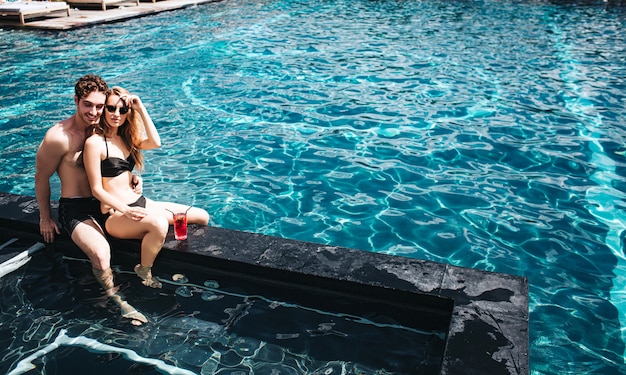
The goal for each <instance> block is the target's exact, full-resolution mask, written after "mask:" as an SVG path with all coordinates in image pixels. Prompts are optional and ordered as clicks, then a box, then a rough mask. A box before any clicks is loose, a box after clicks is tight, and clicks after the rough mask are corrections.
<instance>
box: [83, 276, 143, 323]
mask: <svg viewBox="0 0 626 375" xmlns="http://www.w3.org/2000/svg"><path fill="white" fill-rule="evenodd" d="M91 271H92V272H93V275H94V276H95V278H96V280H97V281H98V283H99V284H100V285H102V288H103V289H104V292H105V294H106V295H107V297H109V298H110V299H111V300H112V301H113V302H115V304H117V305H118V306H119V307H120V311H121V313H122V317H123V318H126V319H130V320H131V323H132V324H133V325H142V324H143V323H147V322H148V319H147V318H146V317H145V316H144V315H143V314H142V313H140V312H139V311H137V309H135V308H134V307H133V306H131V305H130V304H129V303H128V302H126V301H124V299H122V296H120V295H119V294H118V293H117V289H116V288H115V283H114V282H113V270H112V269H111V268H107V269H106V270H99V269H97V268H92V269H91Z"/></svg>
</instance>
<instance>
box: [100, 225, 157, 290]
mask: <svg viewBox="0 0 626 375" xmlns="http://www.w3.org/2000/svg"><path fill="white" fill-rule="evenodd" d="M168 228H169V223H168V221H167V219H165V218H164V217H162V216H160V215H157V214H148V215H147V216H146V217H144V218H143V219H141V220H138V221H137V220H131V219H129V218H127V217H125V216H122V215H121V214H119V213H116V214H113V215H112V216H110V217H109V219H108V220H107V221H106V229H107V232H108V233H109V234H110V235H112V236H113V237H117V238H123V239H140V240H141V263H140V264H138V265H137V266H135V273H137V275H138V276H139V277H140V278H141V279H142V280H143V281H142V283H143V284H144V285H146V286H149V287H152V288H160V287H161V286H162V285H161V283H160V282H159V281H157V280H156V279H154V278H153V277H152V271H151V268H152V266H153V265H154V260H155V259H156V257H157V255H159V252H160V251H161V248H163V244H164V243H165V236H166V235H167V230H168Z"/></svg>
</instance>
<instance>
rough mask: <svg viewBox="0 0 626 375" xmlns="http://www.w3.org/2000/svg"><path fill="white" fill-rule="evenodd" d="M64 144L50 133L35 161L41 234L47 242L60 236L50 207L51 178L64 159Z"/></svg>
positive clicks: (40, 147) (45, 138) (41, 145)
mask: <svg viewBox="0 0 626 375" xmlns="http://www.w3.org/2000/svg"><path fill="white" fill-rule="evenodd" d="M63 150H64V147H63V142H62V140H61V139H56V138H55V137H54V136H53V134H52V132H51V131H48V133H47V134H46V136H45V137H44V139H43V141H42V142H41V144H40V145H39V149H38V150H37V156H36V160H35V165H36V170H35V196H36V197H37V204H38V205H39V232H40V233H41V235H42V236H43V239H44V241H45V242H52V241H54V236H55V234H60V233H61V232H60V231H59V227H58V225H57V223H56V222H55V221H54V219H53V218H52V209H51V206H50V197H51V192H50V177H52V175H53V174H54V172H55V171H56V170H57V168H58V166H59V164H60V163H61V159H62V158H63V155H64V154H63Z"/></svg>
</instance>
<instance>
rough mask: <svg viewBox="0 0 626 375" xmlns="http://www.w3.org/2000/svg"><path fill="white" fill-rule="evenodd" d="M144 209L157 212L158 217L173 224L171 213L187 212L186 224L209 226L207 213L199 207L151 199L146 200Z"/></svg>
mask: <svg viewBox="0 0 626 375" xmlns="http://www.w3.org/2000/svg"><path fill="white" fill-rule="evenodd" d="M146 208H147V209H149V210H151V211H153V212H158V213H159V214H160V215H162V216H163V217H165V218H166V219H167V221H168V223H170V225H171V224H174V217H173V213H179V212H187V223H189V224H200V225H208V224H209V219H210V217H209V213H208V212H206V210H204V209H202V208H199V207H193V206H192V207H191V208H189V206H185V205H184V204H179V203H172V202H159V201H153V200H151V199H147V205H146Z"/></svg>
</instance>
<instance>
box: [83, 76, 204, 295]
mask: <svg viewBox="0 0 626 375" xmlns="http://www.w3.org/2000/svg"><path fill="white" fill-rule="evenodd" d="M104 109H105V110H104V113H103V115H102V117H101V120H100V124H99V126H96V128H95V129H94V134H93V135H91V136H90V137H89V138H88V139H87V141H86V142H85V148H84V151H83V154H84V156H83V158H84V162H85V170H86V171H87V177H88V178H89V183H90V185H91V190H92V193H93V195H94V197H96V199H98V200H99V201H100V202H101V208H102V212H103V213H107V212H108V217H107V218H106V220H105V222H104V229H105V230H106V232H107V233H108V234H110V235H111V236H113V237H117V238H123V239H140V240H141V263H140V264H138V265H136V266H135V273H137V275H138V276H139V277H140V278H141V279H142V283H143V284H144V285H146V286H149V287H152V288H160V287H161V283H160V282H159V281H158V280H156V279H155V278H153V277H152V271H151V268H152V265H153V264H154V260H155V259H156V257H157V255H158V254H159V252H160V251H161V248H162V247H163V243H164V242H165V236H166V235H167V231H168V228H169V225H170V224H173V215H172V213H174V212H185V211H187V222H188V223H195V224H202V225H207V224H208V222H209V214H208V213H207V212H206V211H205V210H203V209H201V208H197V207H191V208H189V207H188V206H184V205H182V204H177V203H169V202H156V201H153V200H150V199H146V198H145V197H144V196H143V195H140V194H137V193H135V192H134V191H133V189H132V188H131V184H130V182H131V180H130V179H131V178H132V170H133V168H134V167H137V169H139V170H141V169H142V168H143V165H144V164H143V155H142V153H141V150H148V149H153V148H157V147H160V146H161V138H160V137H159V133H158V131H157V130H156V127H155V126H154V123H153V122H152V119H151V118H150V115H149V114H148V111H147V110H146V108H145V107H144V105H143V103H142V102H141V99H139V97H138V96H136V95H131V94H130V93H129V92H128V91H127V90H125V89H123V88H121V87H113V88H112V89H111V90H109V92H108V93H107V99H106V104H105V107H104Z"/></svg>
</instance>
